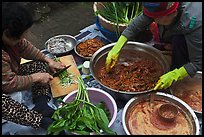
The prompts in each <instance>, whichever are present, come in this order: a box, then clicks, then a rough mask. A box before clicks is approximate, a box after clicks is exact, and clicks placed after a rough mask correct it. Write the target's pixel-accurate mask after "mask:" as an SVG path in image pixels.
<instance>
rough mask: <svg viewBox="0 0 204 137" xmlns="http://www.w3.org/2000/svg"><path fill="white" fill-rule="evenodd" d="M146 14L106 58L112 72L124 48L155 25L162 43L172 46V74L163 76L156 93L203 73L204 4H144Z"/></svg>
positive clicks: (125, 31)
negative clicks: (203, 17) (203, 32)
mask: <svg viewBox="0 0 204 137" xmlns="http://www.w3.org/2000/svg"><path fill="white" fill-rule="evenodd" d="M143 6H144V12H143V13H142V14H141V15H139V16H138V17H137V18H135V19H134V20H133V21H132V22H131V24H130V25H129V26H128V27H127V28H126V29H125V30H124V31H123V32H122V35H121V36H120V38H119V39H118V41H117V42H116V44H115V46H114V47H113V48H112V49H111V51H110V52H109V53H108V56H107V58H106V69H107V71H109V70H110V69H111V68H112V67H113V66H114V65H115V63H116V61H117V59H118V55H119V53H120V50H121V49H122V47H123V46H124V45H125V44H126V42H127V41H128V40H134V39H135V38H137V35H138V33H139V32H141V31H143V30H145V29H146V28H147V27H148V26H149V25H150V24H151V23H152V22H156V23H157V25H158V31H159V37H160V41H161V42H168V43H171V46H172V63H171V71H170V72H168V73H166V74H164V75H162V76H161V77H160V79H159V81H158V82H157V84H156V86H155V88H154V90H157V89H166V88H168V87H170V86H171V85H172V83H173V82H175V81H178V80H182V79H183V78H184V77H186V76H188V75H190V76H191V77H193V76H194V75H195V74H196V72H197V71H202V3H201V2H144V3H143Z"/></svg>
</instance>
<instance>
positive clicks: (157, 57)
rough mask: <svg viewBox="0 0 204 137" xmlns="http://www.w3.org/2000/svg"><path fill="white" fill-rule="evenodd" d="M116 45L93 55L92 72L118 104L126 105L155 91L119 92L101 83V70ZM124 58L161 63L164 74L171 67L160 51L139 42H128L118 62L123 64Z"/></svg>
mask: <svg viewBox="0 0 204 137" xmlns="http://www.w3.org/2000/svg"><path fill="white" fill-rule="evenodd" d="M114 45H115V43H111V44H108V45H106V46H104V47H102V48H100V49H99V50H97V51H96V52H95V53H94V54H93V56H92V58H91V60H90V71H91V73H92V75H93V77H94V78H95V80H96V81H97V82H99V83H100V84H101V85H102V87H103V89H104V90H105V91H107V92H109V93H110V94H111V95H112V96H113V97H114V98H115V99H116V100H117V101H118V102H117V103H121V102H123V103H126V102H127V101H128V100H129V99H130V98H132V97H134V96H136V95H140V94H144V93H148V92H151V91H152V90H153V89H150V90H147V91H140V92H125V91H118V90H115V89H112V88H110V87H107V86H105V85H104V84H102V83H101V81H100V80H99V78H98V73H99V70H100V69H101V68H102V67H104V66H105V60H106V57H107V54H108V52H109V51H110V50H111V49H112V47H113V46H114ZM124 58H128V59H131V60H137V59H139V58H146V59H149V60H152V61H155V63H159V64H160V66H161V69H162V74H164V73H166V72H167V71H168V70H169V65H168V63H167V60H166V59H165V57H164V56H163V54H162V53H161V52H160V51H159V50H157V49H155V48H153V47H151V46H149V45H147V44H143V43H139V42H131V41H129V42H127V44H126V45H125V46H124V47H123V49H122V50H121V52H120V55H119V58H118V61H119V62H120V61H121V62H122V61H123V60H124ZM162 74H161V75H162Z"/></svg>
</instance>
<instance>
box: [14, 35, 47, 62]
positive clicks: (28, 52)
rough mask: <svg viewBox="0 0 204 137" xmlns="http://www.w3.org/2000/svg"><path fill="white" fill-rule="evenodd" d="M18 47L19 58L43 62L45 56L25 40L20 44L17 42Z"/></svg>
mask: <svg viewBox="0 0 204 137" xmlns="http://www.w3.org/2000/svg"><path fill="white" fill-rule="evenodd" d="M18 46H19V51H20V55H21V57H23V58H25V59H28V60H41V61H45V60H44V58H45V55H44V54H43V53H42V52H41V51H40V50H39V49H37V48H36V47H35V46H33V45H32V44H31V43H30V42H29V41H27V40H26V39H23V40H22V41H21V42H19V44H18Z"/></svg>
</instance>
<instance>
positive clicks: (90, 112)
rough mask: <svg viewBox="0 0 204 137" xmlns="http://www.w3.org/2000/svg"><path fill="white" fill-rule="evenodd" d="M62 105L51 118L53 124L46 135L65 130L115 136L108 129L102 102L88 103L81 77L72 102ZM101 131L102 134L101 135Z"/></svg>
mask: <svg viewBox="0 0 204 137" xmlns="http://www.w3.org/2000/svg"><path fill="white" fill-rule="evenodd" d="M61 103H63V105H62V107H60V108H58V109H57V110H56V111H55V112H54V114H53V116H52V118H53V119H54V122H53V123H52V124H51V125H50V126H49V128H48V134H54V135H57V134H59V133H60V132H61V131H63V130H65V131H67V132H69V133H77V134H80V135H90V133H95V134H99V135H100V134H110V135H116V133H115V132H113V131H112V130H111V129H110V128H109V127H108V124H109V120H110V118H109V117H108V115H109V114H108V110H106V109H105V104H104V102H100V103H99V104H97V105H94V104H92V103H91V102H90V100H89V97H88V91H87V90H86V86H85V84H84V81H83V80H82V78H81V77H78V92H77V94H76V97H75V99H74V100H73V101H72V102H68V103H65V102H63V101H62V100H61ZM101 130H102V131H103V132H104V133H102V132H101Z"/></svg>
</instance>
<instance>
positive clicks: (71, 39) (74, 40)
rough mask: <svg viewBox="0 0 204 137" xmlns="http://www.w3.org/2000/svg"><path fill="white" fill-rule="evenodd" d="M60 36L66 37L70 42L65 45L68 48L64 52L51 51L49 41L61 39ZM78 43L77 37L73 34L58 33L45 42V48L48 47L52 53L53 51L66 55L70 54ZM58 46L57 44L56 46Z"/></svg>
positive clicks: (58, 54) (57, 54) (54, 53)
mask: <svg viewBox="0 0 204 137" xmlns="http://www.w3.org/2000/svg"><path fill="white" fill-rule="evenodd" d="M59 38H62V39H64V40H65V41H66V42H67V43H69V44H68V45H65V44H64V46H68V47H67V49H66V50H65V51H63V52H55V51H54V52H53V51H51V50H50V49H49V48H48V43H49V42H50V41H52V40H54V39H59ZM76 44H77V40H76V38H75V37H73V36H71V35H57V36H54V37H51V38H50V39H48V40H47V41H46V42H45V49H47V51H49V52H50V53H52V54H53V55H56V56H63V55H66V54H68V53H69V52H70V51H71V50H72V49H73V48H74V47H75V46H76ZM56 47H57V46H56Z"/></svg>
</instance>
